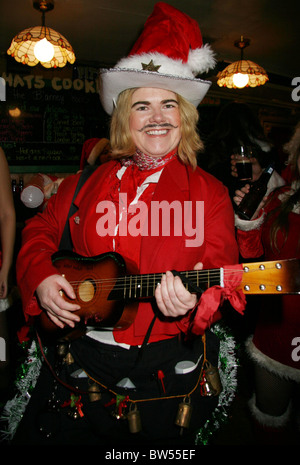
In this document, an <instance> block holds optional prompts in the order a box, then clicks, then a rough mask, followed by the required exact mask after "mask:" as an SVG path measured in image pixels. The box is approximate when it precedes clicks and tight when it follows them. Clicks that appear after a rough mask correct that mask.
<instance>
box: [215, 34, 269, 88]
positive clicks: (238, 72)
mask: <svg viewBox="0 0 300 465" xmlns="http://www.w3.org/2000/svg"><path fill="white" fill-rule="evenodd" d="M249 44H250V40H249V39H244V38H243V36H242V37H241V39H240V40H237V41H236V42H235V43H234V45H235V47H238V48H239V49H240V50H241V59H240V60H239V61H235V62H234V63H231V64H230V65H228V66H227V67H226V68H225V69H224V70H223V71H220V72H219V73H218V80H217V84H218V85H219V86H220V87H228V88H229V89H232V88H233V89H242V88H243V87H257V86H262V85H264V84H265V83H266V82H267V81H268V80H269V78H268V75H267V73H266V71H265V70H264V69H263V68H262V67H261V66H259V65H257V64H256V63H254V62H253V61H250V60H244V59H243V52H244V48H245V47H248V45H249Z"/></svg>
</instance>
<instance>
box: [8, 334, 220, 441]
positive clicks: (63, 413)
mask: <svg viewBox="0 0 300 465" xmlns="http://www.w3.org/2000/svg"><path fill="white" fill-rule="evenodd" d="M218 351H219V340H218V338H217V337H216V336H215V335H214V334H212V333H210V332H207V335H206V355H207V359H208V360H209V361H210V362H211V363H212V364H213V365H215V366H217V365H218ZM70 352H71V354H72V357H73V359H74V363H72V364H71V365H68V364H64V365H63V367H62V370H61V371H60V373H59V376H60V379H61V380H62V381H63V382H64V383H66V384H67V385H72V386H75V387H76V388H77V389H78V392H76V393H75V398H74V396H73V397H71V391H70V390H69V389H68V388H66V387H65V386H64V385H63V384H62V383H60V382H59V383H57V382H56V381H55V380H54V377H53V374H52V373H51V371H50V370H49V367H48V366H47V364H45V363H44V364H43V368H42V371H41V374H40V377H39V380H38V383H37V385H36V387H35V390H34V392H33V395H32V397H31V399H30V402H29V405H28V407H27V409H26V412H25V414H24V417H23V419H22V421H21V423H20V425H19V427H18V430H17V432H16V434H15V436H14V439H13V441H12V443H13V444H14V445H21V444H29V445H30V444H32V445H33V444H40V445H52V444H53V445H70V444H76V445H79V444H86V445H104V446H109V445H114V446H118V445H123V446H125V445H126V446H129V445H153V444H161V445H169V444H174V445H180V444H182V445H188V444H190V445H192V444H195V434H196V431H197V429H199V428H200V427H201V426H203V425H204V423H205V422H206V420H207V419H209V417H210V416H211V414H212V412H213V410H214V409H215V408H216V406H217V402H218V398H217V397H203V396H201V393H200V383H199V376H200V369H201V364H202V360H201V361H200V363H199V365H198V367H197V369H195V370H193V371H192V372H191V373H188V374H176V373H175V365H176V363H177V362H179V361H182V360H191V361H193V362H197V360H198V359H199V357H200V355H201V354H203V344H202V340H201V338H196V339H195V340H194V341H190V342H188V343H185V342H183V341H181V340H180V338H174V339H171V340H167V341H162V342H157V343H152V344H149V345H147V346H145V348H143V350H142V353H141V352H140V349H139V348H135V347H132V348H131V349H129V350H127V349H123V348H120V347H114V346H109V345H106V344H101V343H98V342H96V341H94V340H92V339H91V338H89V337H86V336H85V337H83V338H81V339H78V340H76V341H74V342H73V343H72V344H71V347H70ZM47 357H48V358H49V360H50V363H52V364H54V358H53V354H52V353H51V352H50V353H49V355H48V356H47ZM82 368H83V369H84V371H85V373H87V374H88V376H87V377H84V378H82V377H79V378H78V377H77V378H76V377H74V374H75V375H76V374H78V373H79V372H80V371H81V369H82ZM81 373H82V372H81ZM126 377H128V378H130V380H131V382H132V383H133V384H134V386H135V389H128V388H119V387H117V386H116V385H117V384H118V383H119V381H120V380H122V379H123V378H126ZM95 381H96V382H95ZM91 384H95V385H96V386H97V387H98V388H99V392H100V391H101V399H100V400H97V401H93V402H91V401H90V398H89V396H88V394H87V391H88V389H89V387H90V386H91ZM53 393H54V396H55V397H54V403H53V402H52V403H51V409H50V410H49V408H46V407H47V406H48V399H50V398H51V397H53ZM187 394H191V395H190V396H189V398H190V401H191V403H190V406H191V408H192V416H191V420H190V424H189V428H183V429H182V428H180V427H179V426H177V425H175V418H176V415H177V410H178V406H179V404H180V403H181V402H182V401H183V399H184V397H185V396H186V395H187ZM79 396H80V400H79V404H80V406H81V408H80V409H79V412H81V411H82V413H83V416H80V415H78V414H77V417H78V418H77V419H74V415H73V413H74V412H76V409H75V408H71V406H70V405H69V403H70V399H72V400H73V403H74V402H75V400H76V399H79ZM74 399H75V400H74ZM122 400H123V401H124V403H123V404H122ZM131 401H133V402H131ZM120 402H121V404H120ZM62 405H65V406H64V407H61V406H62ZM120 406H121V407H120ZM122 406H123V408H122ZM133 406H136V407H137V409H138V411H139V415H140V418H141V424H142V429H141V431H140V432H138V433H131V432H130V431H129V428H128V422H127V419H126V413H128V410H129V409H130V408H132V407H133ZM123 412H124V418H123V415H121V418H117V417H118V416H119V414H120V413H123ZM71 413H72V415H71ZM77 413H78V412H77Z"/></svg>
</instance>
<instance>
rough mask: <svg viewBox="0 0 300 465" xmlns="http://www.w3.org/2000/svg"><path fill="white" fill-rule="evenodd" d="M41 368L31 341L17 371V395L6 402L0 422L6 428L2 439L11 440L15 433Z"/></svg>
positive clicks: (36, 351)
mask: <svg viewBox="0 0 300 465" xmlns="http://www.w3.org/2000/svg"><path fill="white" fill-rule="evenodd" d="M41 366H42V358H41V354H40V351H39V349H38V346H37V344H36V342H35V341H32V343H31V345H30V347H29V348H28V354H27V357H26V360H25V362H24V363H23V364H22V365H21V367H20V369H19V374H18V376H17V380H16V382H15V386H16V390H17V393H16V395H15V396H14V398H13V399H11V400H9V401H7V402H6V404H5V406H4V409H3V412H2V416H1V418H0V420H1V422H2V421H3V422H6V424H7V427H6V429H5V430H1V433H2V435H3V439H5V440H11V439H12V438H13V436H14V434H15V432H16V429H17V427H18V424H19V422H20V421H21V419H22V416H23V413H24V412H25V409H26V407H27V404H28V402H29V400H30V397H31V392H32V390H33V389H34V387H35V385H36V382H37V379H38V377H39V374H40V370H41Z"/></svg>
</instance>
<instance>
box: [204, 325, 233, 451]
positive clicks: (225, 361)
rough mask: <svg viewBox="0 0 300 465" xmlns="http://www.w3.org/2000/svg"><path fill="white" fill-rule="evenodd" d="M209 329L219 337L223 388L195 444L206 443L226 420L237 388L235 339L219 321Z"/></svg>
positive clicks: (220, 370)
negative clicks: (210, 416)
mask: <svg viewBox="0 0 300 465" xmlns="http://www.w3.org/2000/svg"><path fill="white" fill-rule="evenodd" d="M210 329H211V331H212V332H213V333H214V334H216V336H218V338H219V339H220V354H219V367H218V368H219V372H220V378H221V382H222V386H223V390H222V392H221V394H220V395H219V402H218V405H217V407H216V409H215V410H214V412H213V415H212V418H210V419H209V420H207V422H206V423H205V425H204V426H203V427H202V428H201V429H200V430H199V431H198V433H197V437H196V444H197V445H207V444H208V443H209V440H210V439H211V437H212V435H213V434H214V433H215V432H216V431H217V430H218V429H219V428H220V427H221V426H222V425H223V424H224V423H226V422H227V421H228V409H229V406H230V405H231V403H232V401H233V399H234V397H235V393H236V389H237V369H238V361H237V358H236V353H235V349H236V344H235V339H234V337H233V336H231V335H230V333H229V330H228V328H226V327H225V326H224V325H223V324H221V323H217V324H215V325H214V326H213V327H212V328H210Z"/></svg>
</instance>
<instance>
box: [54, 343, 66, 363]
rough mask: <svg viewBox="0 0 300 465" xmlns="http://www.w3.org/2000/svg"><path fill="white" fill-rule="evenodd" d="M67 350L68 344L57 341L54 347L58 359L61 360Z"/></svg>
mask: <svg viewBox="0 0 300 465" xmlns="http://www.w3.org/2000/svg"><path fill="white" fill-rule="evenodd" d="M68 349H69V343H68V342H66V341H58V343H57V346H56V353H57V355H58V357H60V358H62V359H63V358H64V357H65V356H66V355H67V353H68Z"/></svg>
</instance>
